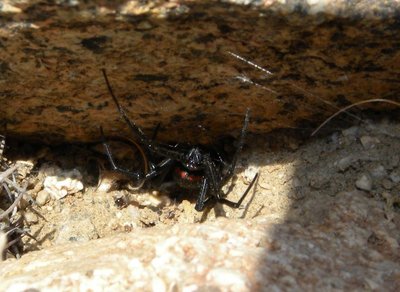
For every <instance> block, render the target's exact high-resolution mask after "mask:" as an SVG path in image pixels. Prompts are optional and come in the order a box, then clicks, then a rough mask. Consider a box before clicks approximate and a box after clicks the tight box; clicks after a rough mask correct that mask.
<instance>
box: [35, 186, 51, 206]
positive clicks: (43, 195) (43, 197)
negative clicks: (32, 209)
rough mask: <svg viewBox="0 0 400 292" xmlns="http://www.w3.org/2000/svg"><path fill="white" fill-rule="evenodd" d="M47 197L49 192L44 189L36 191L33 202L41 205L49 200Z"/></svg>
mask: <svg viewBox="0 0 400 292" xmlns="http://www.w3.org/2000/svg"><path fill="white" fill-rule="evenodd" d="M49 199H50V198H49V193H48V192H47V191H45V190H41V191H40V192H38V193H37V195H36V200H35V202H36V204H38V205H39V206H43V205H45V204H46V203H47V202H48V201H49Z"/></svg>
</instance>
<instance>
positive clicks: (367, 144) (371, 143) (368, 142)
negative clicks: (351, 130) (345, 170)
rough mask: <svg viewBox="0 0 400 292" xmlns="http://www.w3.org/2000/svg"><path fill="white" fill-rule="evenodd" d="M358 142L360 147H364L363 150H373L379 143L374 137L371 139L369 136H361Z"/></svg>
mask: <svg viewBox="0 0 400 292" xmlns="http://www.w3.org/2000/svg"><path fill="white" fill-rule="evenodd" d="M360 142H361V144H362V146H363V147H364V149H366V150H367V149H372V148H375V146H376V144H378V143H379V140H378V139H377V138H375V137H371V136H362V137H361V138H360Z"/></svg>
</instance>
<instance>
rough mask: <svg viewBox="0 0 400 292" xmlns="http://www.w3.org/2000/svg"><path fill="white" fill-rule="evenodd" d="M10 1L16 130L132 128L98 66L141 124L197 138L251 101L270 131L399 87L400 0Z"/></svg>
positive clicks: (4, 101)
mask: <svg viewBox="0 0 400 292" xmlns="http://www.w3.org/2000/svg"><path fill="white" fill-rule="evenodd" d="M3 2H4V1H3ZM5 3H6V4H4V3H2V4H1V8H0V13H2V14H4V13H6V14H7V17H4V22H3V23H2V27H1V30H0V36H1V43H0V47H2V48H7V50H0V60H1V61H0V82H1V85H2V91H3V93H4V94H2V95H0V104H1V108H0V117H1V118H0V124H1V125H3V124H5V123H6V124H7V133H8V135H10V136H15V135H18V136H19V137H30V138H31V139H36V140H38V141H49V142H63V141H65V140H67V141H98V140H99V139H100V135H99V131H98V125H102V126H103V128H104V132H105V133H106V135H110V136H112V135H119V136H128V135H131V134H132V133H131V132H130V131H129V128H128V127H127V125H126V123H124V122H123V121H121V119H120V117H119V115H118V111H117V109H116V107H115V105H114V104H113V102H112V98H111V96H110V94H109V92H108V90H107V87H106V84H105V81H104V79H103V76H102V74H101V69H102V68H105V69H107V74H108V78H109V79H110V83H111V86H112V87H113V90H114V92H115V94H116V96H118V97H119V99H120V102H121V105H122V106H123V107H124V109H125V110H126V112H127V114H128V116H129V117H130V118H131V119H132V120H133V121H134V122H136V123H137V124H138V125H139V126H141V127H142V128H143V129H144V130H145V131H146V133H151V131H152V129H153V128H154V126H155V125H157V124H158V123H160V122H161V123H162V124H163V126H164V130H162V131H160V132H159V135H158V137H159V139H161V140H173V141H189V142H196V143H197V142H209V141H213V139H214V138H215V137H218V136H221V135H223V134H230V135H235V134H237V133H238V131H239V130H240V128H241V124H242V120H243V115H244V113H245V110H246V108H247V107H250V108H251V109H252V116H251V121H252V122H250V131H251V132H260V133H264V132H268V131H271V130H273V129H276V128H291V127H303V125H304V124H309V122H312V123H313V124H318V123H321V122H322V121H323V120H324V119H325V118H326V117H327V116H329V115H330V114H331V111H335V110H337V108H340V107H341V106H342V105H344V104H351V103H355V102H357V101H360V99H370V98H376V97H384V96H398V95H399V91H400V89H399V84H398V82H397V80H396V79H395V78H392V77H393V70H392V69H391V68H393V64H396V62H397V58H398V55H397V50H396V49H394V48H396V46H397V44H398V43H399V40H400V35H399V34H397V31H396V30H395V29H393V21H394V20H393V19H394V18H395V17H396V15H398V13H399V10H400V8H399V7H400V3H398V2H396V1H386V2H383V3H382V1H372V4H371V1H366V0H363V1H350V2H348V1H333V2H332V1H331V2H329V5H328V4H326V3H325V2H324V1H311V2H310V1H281V0H271V1H223V2H219V1H209V2H206V3H204V2H202V1H188V2H185V3H181V1H139V2H138V1H122V2H121V1H103V2H98V1H45V2H44V3H39V2H38V1H17V0H10V1H5ZM38 3H39V4H40V5H39V4H38ZM310 3H311V4H310ZM321 3H322V4H321ZM348 3H350V4H348ZM247 4H248V5H251V7H252V8H251V9H249V7H248V5H247ZM257 4H258V5H257ZM353 4H354V5H353ZM347 17H348V18H347ZM349 19H351V21H349ZM277 31H279V33H277ZM230 52H231V53H233V54H231V53H230ZM382 55H384V56H385V58H382ZM235 56H236V57H235ZM283 56H284V57H283ZM360 56H362V57H360ZM242 57H243V58H245V59H247V60H249V61H248V62H246V61H243V60H242V59H240V58H242ZM250 62H252V63H254V64H257V66H258V67H256V66H254V65H251V63H250ZM261 67H265V69H264V70H262V69H260V68H261ZM268 71H271V72H270V73H272V75H271V74H270V73H268ZM21 80H23V82H21ZM327 84H330V86H327ZM365 106H366V107H368V106H370V108H373V109H374V110H378V109H379V108H382V109H386V108H387V107H386V105H383V106H382V105H381V104H380V103H374V104H373V105H369V104H366V105H365ZM363 107H364V106H363ZM15 109H18V116H16V115H15ZM199 125H200V126H201V127H202V128H203V129H206V130H207V131H206V133H207V135H203V134H202V132H201V131H199V130H198V129H199ZM181 129H187V130H186V131H182V130H181ZM295 147H297V146H295Z"/></svg>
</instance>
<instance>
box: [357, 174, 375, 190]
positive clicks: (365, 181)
mask: <svg viewBox="0 0 400 292" xmlns="http://www.w3.org/2000/svg"><path fill="white" fill-rule="evenodd" d="M356 187H357V188H359V189H361V190H364V191H370V190H371V189H372V180H371V178H370V177H369V176H368V175H366V174H363V175H362V176H361V177H360V178H359V179H358V180H357V181H356Z"/></svg>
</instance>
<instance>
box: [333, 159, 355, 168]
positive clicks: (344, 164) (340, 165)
mask: <svg viewBox="0 0 400 292" xmlns="http://www.w3.org/2000/svg"><path fill="white" fill-rule="evenodd" d="M353 162H354V159H353V156H347V157H344V158H342V159H340V160H339V161H338V162H336V163H335V164H336V165H337V167H338V168H339V170H340V171H345V170H346V169H348V168H349V167H350V166H351V165H352V164H353Z"/></svg>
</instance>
